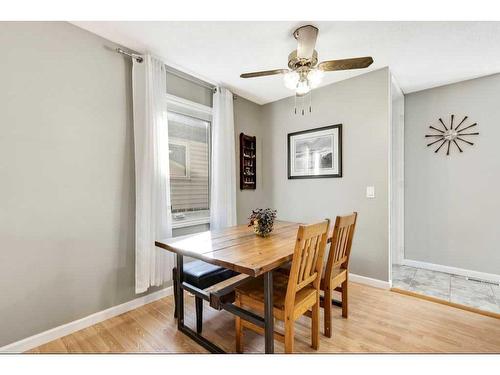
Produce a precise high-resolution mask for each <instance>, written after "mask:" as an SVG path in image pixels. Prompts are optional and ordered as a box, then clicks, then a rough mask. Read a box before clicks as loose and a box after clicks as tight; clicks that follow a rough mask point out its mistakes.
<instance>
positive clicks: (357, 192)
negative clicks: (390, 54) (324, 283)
mask: <svg viewBox="0 0 500 375" xmlns="http://www.w3.org/2000/svg"><path fill="white" fill-rule="evenodd" d="M332 74H333V73H332ZM293 106H294V99H293V97H292V98H286V99H283V100H280V101H277V102H274V103H270V104H267V105H265V106H263V123H262V125H263V126H264V127H265V130H266V134H265V139H264V149H265V151H264V158H265V160H264V161H263V168H264V180H265V183H266V187H267V188H266V193H267V194H268V195H269V199H271V203H272V206H273V207H274V208H276V209H277V210H278V217H279V218H281V219H285V220H293V221H301V222H314V221H317V220H322V219H323V218H325V217H330V218H334V217H335V216H336V215H341V214H346V213H350V212H352V211H357V212H358V213H359V221H358V227H357V233H356V235H355V240H354V244H353V252H352V258H351V262H352V263H351V270H352V272H353V273H355V274H359V275H363V276H367V277H372V278H376V279H380V280H386V281H387V280H388V277H389V275H388V272H389V271H388V268H389V267H388V263H389V260H388V251H389V250H388V221H389V217H388V212H389V211H388V176H389V171H388V162H389V161H388V152H389V121H390V113H389V111H390V96H389V72H388V69H386V68H385V69H381V70H378V71H375V72H371V73H367V74H364V75H361V76H358V77H355V78H351V79H348V80H345V81H342V82H338V83H335V84H332V85H329V86H326V87H323V88H320V89H317V90H315V91H314V93H313V110H312V113H311V114H310V115H309V114H307V115H305V116H301V115H295V114H294V112H293ZM338 123H342V124H343V134H342V136H343V172H344V173H343V174H344V177H342V178H320V179H304V180H288V179H287V134H288V133H291V132H295V131H299V130H304V129H309V128H316V127H321V126H327V125H332V124H338ZM369 185H372V186H375V192H376V198H375V199H368V198H365V189H366V186H369Z"/></svg>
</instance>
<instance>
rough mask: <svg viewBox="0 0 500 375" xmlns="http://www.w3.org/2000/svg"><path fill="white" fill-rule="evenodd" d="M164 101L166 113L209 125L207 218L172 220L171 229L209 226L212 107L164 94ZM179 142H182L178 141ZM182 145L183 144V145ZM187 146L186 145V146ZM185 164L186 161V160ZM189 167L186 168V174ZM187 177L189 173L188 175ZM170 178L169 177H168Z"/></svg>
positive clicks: (172, 140) (173, 140) (171, 139)
mask: <svg viewBox="0 0 500 375" xmlns="http://www.w3.org/2000/svg"><path fill="white" fill-rule="evenodd" d="M165 101H166V104H167V112H173V113H177V114H179V115H183V116H188V117H192V118H195V119H198V120H201V121H206V122H208V123H209V124H210V125H209V135H208V158H209V159H208V212H209V214H208V216H207V217H202V218H195V219H192V220H186V221H183V222H177V223H176V222H174V221H173V220H172V229H177V228H186V227H193V226H197V225H202V224H210V206H211V197H210V193H211V186H212V171H211V169H212V113H213V110H212V107H209V106H206V105H203V104H200V103H196V102H193V101H190V100H187V99H184V98H181V97H178V96H175V95H172V94H165ZM177 140H178V138H175V137H172V138H170V137H169V139H168V142H169V144H170V143H175V141H177ZM180 142H183V141H182V140H180ZM183 145H184V144H183ZM187 146H188V145H187ZM186 153H187V154H189V151H188V147H187V148H186ZM186 163H188V159H187V158H186ZM188 169H189V166H187V168H186V172H187V170H188ZM188 175H189V173H188ZM169 177H170V176H169ZM170 179H175V180H177V179H186V178H183V177H181V178H173V177H170Z"/></svg>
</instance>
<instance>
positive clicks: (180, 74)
mask: <svg viewBox="0 0 500 375" xmlns="http://www.w3.org/2000/svg"><path fill="white" fill-rule="evenodd" d="M115 51H116V52H118V53H121V54H122V55H125V56H128V57H130V58H132V59H135V61H137V62H138V63H142V62H143V61H144V59H143V58H142V56H140V55H138V54H135V53H130V52H127V51H125V50H123V49H121V48H120V47H118V48H116V49H115ZM166 67H167V71H168V72H169V73H171V74H173V75H176V76H177V77H179V78H183V79H187V80H189V81H191V82H193V83H196V84H198V85H201V86H204V87H206V88H208V89H210V90H212V92H213V93H216V92H217V87H215V86H213V85H211V84H209V83H207V82H204V81H202V80H201V79H197V78H194V77H191V76H189V75H188V74H186V73H183V72H181V71H179V70H177V69H174V68H172V67H170V66H167V65H166ZM236 98H237V96H236V95H234V94H233V99H234V100H236Z"/></svg>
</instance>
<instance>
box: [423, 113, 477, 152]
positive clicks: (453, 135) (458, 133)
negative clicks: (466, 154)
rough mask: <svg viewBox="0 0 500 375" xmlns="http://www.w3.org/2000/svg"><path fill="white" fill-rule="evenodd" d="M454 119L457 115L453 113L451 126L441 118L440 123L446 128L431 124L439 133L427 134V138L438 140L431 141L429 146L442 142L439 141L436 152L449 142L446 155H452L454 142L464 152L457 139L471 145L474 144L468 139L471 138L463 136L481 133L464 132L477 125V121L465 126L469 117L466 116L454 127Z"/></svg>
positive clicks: (431, 127)
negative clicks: (451, 150) (451, 149)
mask: <svg viewBox="0 0 500 375" xmlns="http://www.w3.org/2000/svg"><path fill="white" fill-rule="evenodd" d="M454 119H455V115H451V121H450V127H447V126H446V124H445V123H444V121H443V120H442V119H439V123H440V124H441V126H442V127H443V129H444V130H441V129H438V128H435V127H434V126H429V128H430V129H432V130H433V131H435V132H438V133H437V134H427V135H426V136H425V138H436V140H435V141H433V142H431V143H429V144H428V145H427V147H429V146H432V145H434V144H436V143H439V142H441V143H439V145H438V148H437V149H436V150H434V152H436V153H437V152H438V151H439V150H441V148H443V146H444V145H445V144H447V146H446V155H450V148H451V144H452V143H453V144H454V145H455V146H456V148H457V149H458V151H460V152H463V150H462V148H461V147H460V146H459V144H458V142H457V141H459V142H462V143H465V144H468V145H470V146H472V145H473V144H474V143H472V142H471V141H469V140H468V139H470V138H468V139H464V138H463V137H469V136H474V135H479V133H470V130H469V132H466V133H464V131H465V130H467V129H470V128H473V127H474V126H477V122H475V123H473V124H471V125H469V126H465V125H466V124H465V122H466V120H467V119H468V117H467V116H465V117H464V118H463V119H462V121H460V123H459V124H458V125H457V126H456V127H455V128H453V120H454ZM462 126H465V127H462ZM443 150H444V148H443Z"/></svg>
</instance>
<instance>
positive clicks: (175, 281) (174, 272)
mask: <svg viewBox="0 0 500 375" xmlns="http://www.w3.org/2000/svg"><path fill="white" fill-rule="evenodd" d="M172 280H173V281H174V319H177V268H175V267H174V268H173V269H172Z"/></svg>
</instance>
